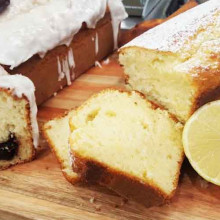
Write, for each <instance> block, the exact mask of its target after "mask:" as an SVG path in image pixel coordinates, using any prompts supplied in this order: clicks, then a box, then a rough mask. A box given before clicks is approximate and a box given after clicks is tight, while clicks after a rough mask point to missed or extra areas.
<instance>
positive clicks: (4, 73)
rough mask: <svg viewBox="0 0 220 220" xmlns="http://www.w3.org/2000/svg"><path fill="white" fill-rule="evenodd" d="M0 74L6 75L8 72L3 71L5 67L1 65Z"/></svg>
mask: <svg viewBox="0 0 220 220" xmlns="http://www.w3.org/2000/svg"><path fill="white" fill-rule="evenodd" d="M1 75H8V73H7V72H6V71H5V69H4V68H3V67H2V66H0V76H1Z"/></svg>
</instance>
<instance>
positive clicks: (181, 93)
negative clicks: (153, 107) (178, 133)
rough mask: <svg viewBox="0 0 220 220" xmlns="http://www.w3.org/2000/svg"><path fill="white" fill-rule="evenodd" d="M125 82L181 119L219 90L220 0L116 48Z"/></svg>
mask: <svg viewBox="0 0 220 220" xmlns="http://www.w3.org/2000/svg"><path fill="white" fill-rule="evenodd" d="M119 59H120V63H121V64H122V65H123V66H124V71H125V74H126V81H127V83H128V85H129V86H128V87H131V88H132V89H135V90H138V91H140V92H143V93H144V94H146V95H147V97H148V98H150V99H151V100H153V101H154V102H155V103H157V104H158V105H161V106H163V107H164V108H166V109H168V110H169V111H170V112H171V113H172V114H174V115H175V116H176V117H177V118H178V119H179V120H180V121H181V122H183V123H184V122H186V120H187V119H188V118H189V117H190V116H191V115H192V113H193V112H194V111H195V110H196V109H197V108H199V107H200V106H201V105H203V104H204V103H206V102H208V101H210V100H212V99H215V98H216V96H217V95H220V1H219V0H210V1H208V2H206V3H203V4H201V5H199V6H196V7H195V8H193V9H190V10H189V11H187V12H185V13H183V14H180V15H178V16H177V17H174V18H172V19H170V20H169V21H167V22H165V23H163V24H161V25H159V26H157V27H155V28H153V29H151V30H149V31H147V32H145V33H144V34H142V35H140V36H139V37H137V38H135V39H134V40H132V41H131V42H129V43H128V44H126V45H125V46H124V47H123V48H121V49H120V57H119Z"/></svg>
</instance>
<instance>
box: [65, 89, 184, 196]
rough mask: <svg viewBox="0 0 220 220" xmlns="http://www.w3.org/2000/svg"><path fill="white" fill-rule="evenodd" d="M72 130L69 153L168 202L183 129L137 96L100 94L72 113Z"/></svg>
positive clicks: (176, 174)
mask: <svg viewBox="0 0 220 220" xmlns="http://www.w3.org/2000/svg"><path fill="white" fill-rule="evenodd" d="M70 128H71V135H70V140H69V142H70V147H71V150H72V152H73V155H75V156H77V157H79V158H84V159H86V160H89V161H94V162H97V163H99V164H102V165H103V166H104V167H108V170H112V171H114V172H116V173H121V174H124V175H125V176H129V178H130V179H131V182H132V179H136V180H138V181H139V182H142V183H143V184H144V185H147V186H149V187H152V188H156V189H158V190H159V191H160V192H161V194H163V195H166V196H165V197H167V198H168V197H171V195H172V194H173V192H174V191H175V189H176V186H177V182H178V177H179V173H180V167H181V163H182V160H183V148H182V143H181V131H182V126H181V124H179V123H176V122H175V121H174V120H173V119H172V118H170V116H169V114H168V113H167V112H166V111H164V110H161V109H160V108H156V107H155V106H153V105H152V104H151V103H149V102H147V101H146V100H145V98H143V97H142V95H140V94H139V93H137V92H131V93H128V92H121V91H118V90H111V89H110V90H104V91H103V92H101V93H99V94H97V95H96V96H93V97H92V98H91V99H89V100H88V101H87V102H86V103H85V104H84V105H82V106H81V107H80V108H79V109H78V110H77V111H76V114H75V115H74V116H73V117H71V119H70ZM146 199H147V198H146Z"/></svg>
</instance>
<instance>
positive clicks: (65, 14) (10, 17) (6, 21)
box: [0, 0, 127, 69]
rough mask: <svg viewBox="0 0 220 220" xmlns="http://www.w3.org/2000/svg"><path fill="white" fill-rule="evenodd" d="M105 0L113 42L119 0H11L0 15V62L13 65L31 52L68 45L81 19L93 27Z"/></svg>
mask: <svg viewBox="0 0 220 220" xmlns="http://www.w3.org/2000/svg"><path fill="white" fill-rule="evenodd" d="M107 2H108V3H109V8H110V10H111V14H112V23H113V30H114V39H115V46H116V42H117V35H118V26H119V22H121V21H122V19H124V18H125V17H126V16H127V14H126V12H125V10H124V7H123V4H122V2H121V0H11V4H10V6H9V7H8V9H7V10H6V11H5V12H4V13H2V14H1V15H0V30H1V34H0V51H1V53H0V63H1V64H4V65H9V66H10V67H11V69H13V68H14V67H16V66H18V65H20V64H21V63H23V62H25V61H27V60H28V59H29V58H31V57H32V56H33V55H34V54H40V56H41V57H43V56H44V55H45V54H46V52H47V51H48V50H51V49H53V48H54V47H56V46H58V45H67V46H68V45H69V44H70V42H71V41H72V38H73V37H74V35H75V34H76V33H77V32H78V31H79V30H80V28H81V26H82V23H83V22H86V24H87V26H88V28H95V26H96V24H97V22H98V21H99V20H100V19H101V18H103V17H104V15H105V12H106V7H107Z"/></svg>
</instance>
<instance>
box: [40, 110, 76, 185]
mask: <svg viewBox="0 0 220 220" xmlns="http://www.w3.org/2000/svg"><path fill="white" fill-rule="evenodd" d="M74 113H75V110H72V111H70V112H69V113H67V114H66V115H64V116H63V117H59V118H55V119H53V120H50V121H48V122H46V123H45V124H44V126H43V134H44V136H45V138H46V140H47V142H48V144H49V147H50V148H51V150H52V151H53V152H54V153H55V156H56V158H57V160H58V162H59V163H60V166H61V169H62V172H63V174H64V176H65V178H66V179H67V180H68V181H69V182H71V183H75V182H77V181H78V180H79V178H78V175H77V173H75V172H74V171H73V167H72V165H73V164H72V163H73V158H72V155H71V153H70V148H69V143H68V140H69V135H70V128H69V118H70V116H71V115H73V114H74Z"/></svg>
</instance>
